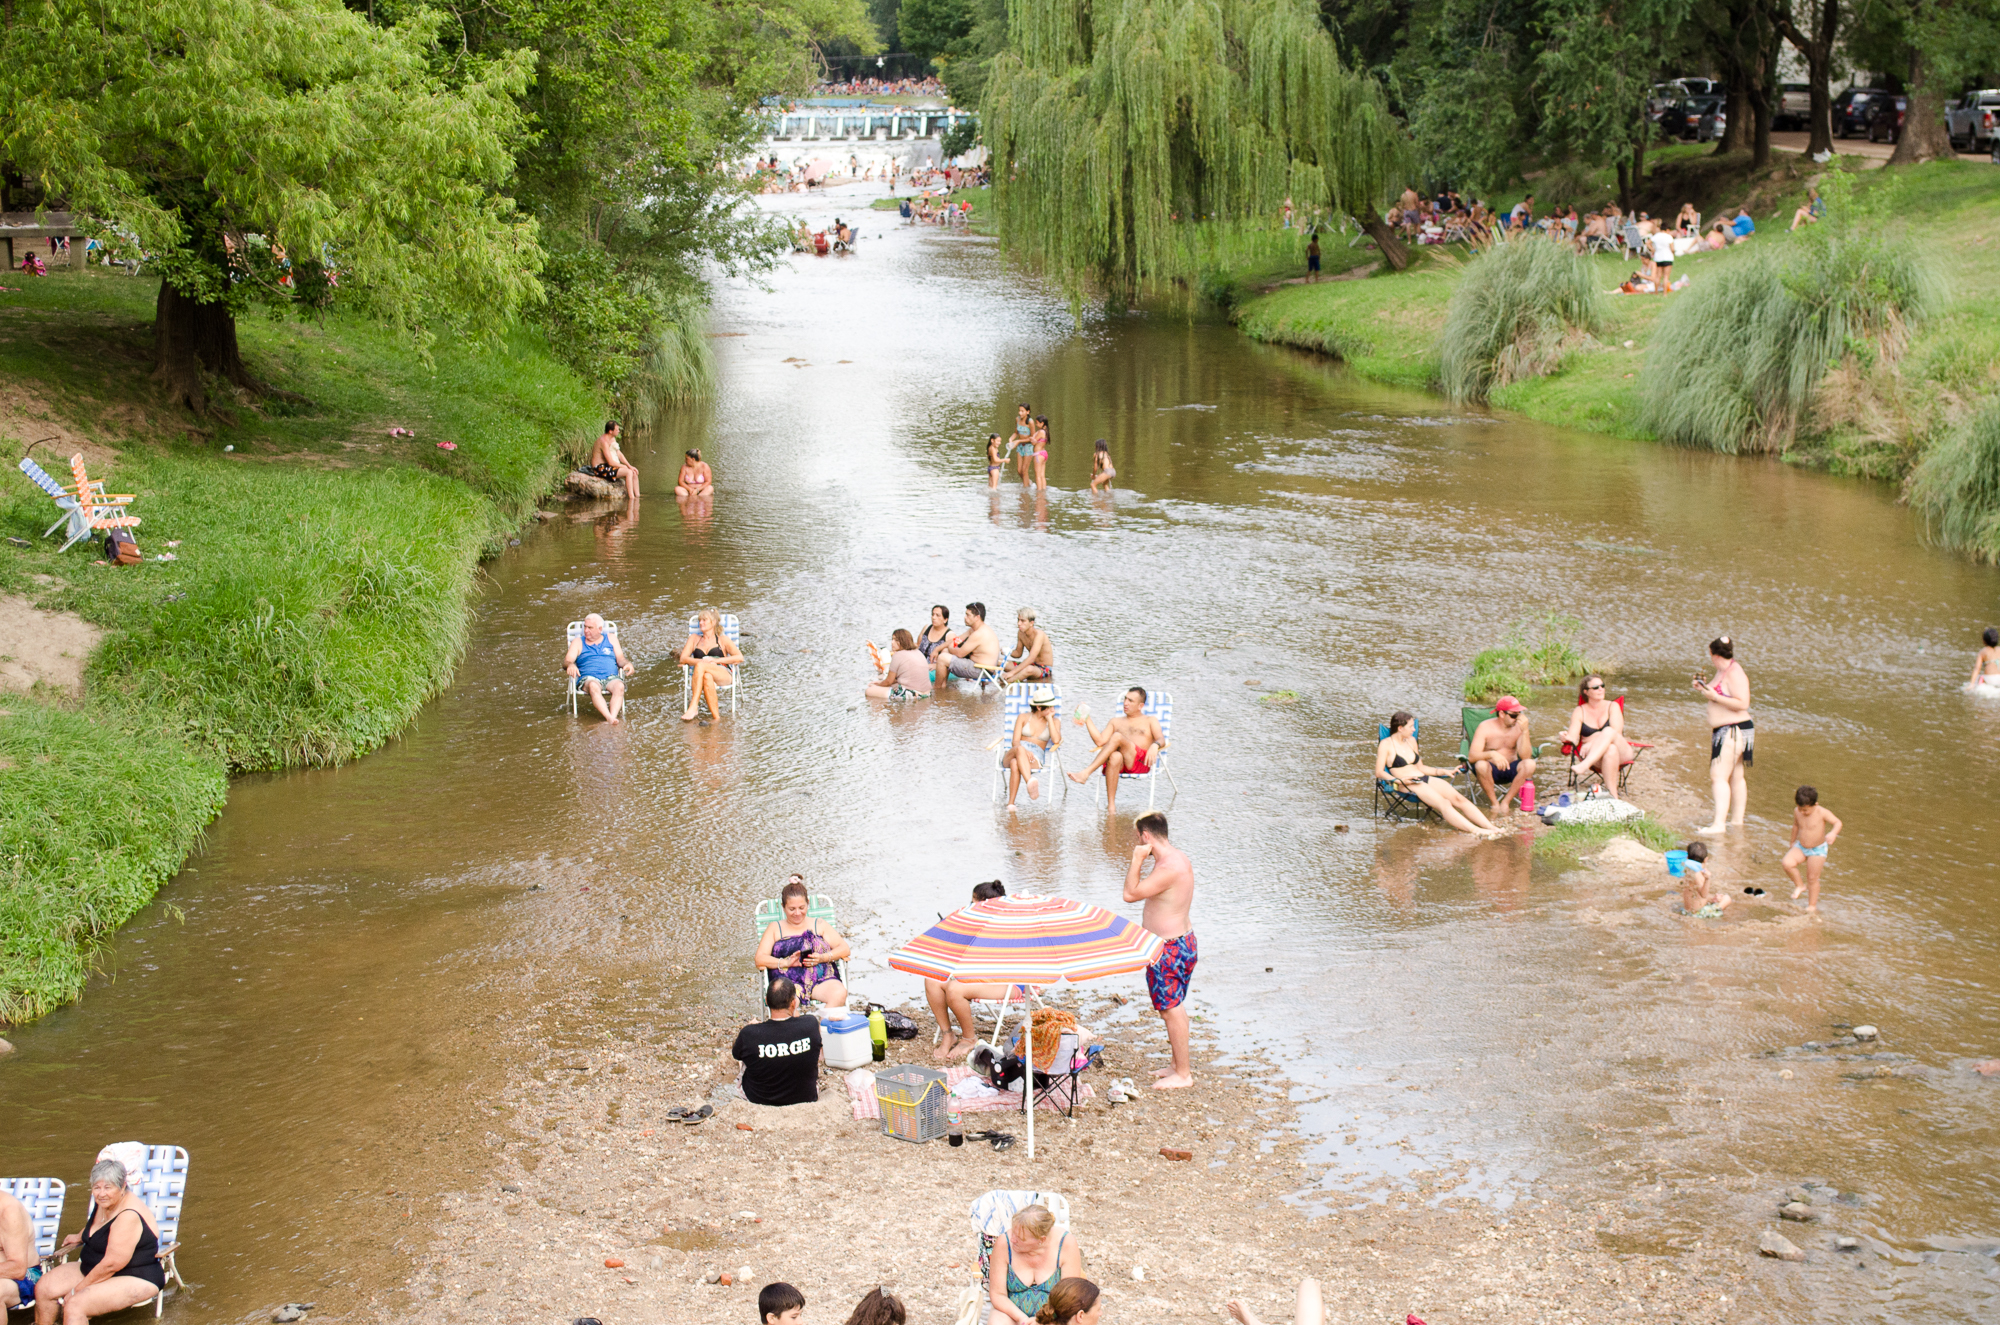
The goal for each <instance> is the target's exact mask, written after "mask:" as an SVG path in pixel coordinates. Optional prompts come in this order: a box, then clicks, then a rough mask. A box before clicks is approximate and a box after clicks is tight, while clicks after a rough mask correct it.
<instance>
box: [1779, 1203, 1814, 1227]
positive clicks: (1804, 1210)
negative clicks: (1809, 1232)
mask: <svg viewBox="0 0 2000 1325" xmlns="http://www.w3.org/2000/svg"><path fill="white" fill-rule="evenodd" d="M1778 1218H1780V1219H1790V1220H1792V1221H1794V1222H1795V1223H1800V1224H1810V1223H1812V1222H1813V1221H1814V1220H1816V1219H1818V1218H1819V1216H1818V1215H1816V1214H1814V1213H1813V1209H1812V1207H1811V1206H1809V1205H1807V1204H1806V1203H1805V1202H1803V1201H1792V1202H1790V1203H1788V1204H1786V1205H1782V1206H1780V1207H1778Z"/></svg>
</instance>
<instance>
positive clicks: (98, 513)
mask: <svg viewBox="0 0 2000 1325" xmlns="http://www.w3.org/2000/svg"><path fill="white" fill-rule="evenodd" d="M69 472H70V476H71V477H72V478H74V479H75V480H76V483H75V485H74V486H72V487H71V488H70V489H69V491H70V492H71V493H72V494H73V495H74V496H75V497H76V504H77V508H78V512H79V513H80V514H81V515H82V516H83V519H84V522H85V523H86V524H88V525H89V526H90V528H92V529H94V530H100V531H101V530H108V529H131V528H133V527H135V526H137V525H138V523H139V517H138V516H136V515H127V514H125V508H126V507H127V506H129V505H131V504H132V503H133V502H135V501H137V500H139V498H138V497H137V496H136V495H135V494H133V493H130V492H125V493H119V494H117V495H112V494H109V493H107V492H105V491H104V480H103V479H93V478H91V477H90V475H89V474H87V473H85V472H84V467H83V452H81V451H78V452H77V453H76V454H75V455H73V456H71V457H70V458H69ZM76 541H77V540H76V539H75V538H73V537H72V538H71V539H70V541H69V542H68V543H64V544H63V545H62V546H61V547H59V548H57V549H56V551H57V552H66V551H68V550H69V547H70V544H72V543H75V542H76Z"/></svg>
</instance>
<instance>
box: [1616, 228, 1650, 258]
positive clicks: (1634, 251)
mask: <svg viewBox="0 0 2000 1325" xmlns="http://www.w3.org/2000/svg"><path fill="white" fill-rule="evenodd" d="M1619 239H1620V241H1621V242H1622V243H1623V244H1624V245H1625V251H1626V252H1627V253H1629V254H1631V255H1632V256H1633V257H1635V258H1640V257H1644V256H1645V255H1646V237H1645V236H1644V235H1642V234H1640V233H1639V225H1638V222H1636V221H1635V222H1633V223H1632V224H1630V225H1628V226H1626V227H1625V230H1624V232H1623V233H1622V234H1621V235H1620V236H1619Z"/></svg>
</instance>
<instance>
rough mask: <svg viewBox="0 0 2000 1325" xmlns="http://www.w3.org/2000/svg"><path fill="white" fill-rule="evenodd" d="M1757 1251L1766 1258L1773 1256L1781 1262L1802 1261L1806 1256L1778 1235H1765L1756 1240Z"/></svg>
mask: <svg viewBox="0 0 2000 1325" xmlns="http://www.w3.org/2000/svg"><path fill="white" fill-rule="evenodd" d="M1757 1250H1758V1251H1760V1252H1762V1253H1763V1254H1764V1255H1766V1256H1775V1257H1776V1258H1777V1259H1779V1260H1781V1261H1802V1260H1804V1259H1805V1258H1806V1254H1805V1253H1804V1252H1802V1251H1800V1250H1799V1249H1798V1248H1797V1247H1794V1246H1793V1245H1792V1244H1791V1243H1790V1242H1789V1241H1787V1240H1786V1239H1785V1237H1784V1235H1782V1234H1779V1233H1765V1234H1763V1235H1762V1236H1760V1237H1759V1238H1758V1239H1757Z"/></svg>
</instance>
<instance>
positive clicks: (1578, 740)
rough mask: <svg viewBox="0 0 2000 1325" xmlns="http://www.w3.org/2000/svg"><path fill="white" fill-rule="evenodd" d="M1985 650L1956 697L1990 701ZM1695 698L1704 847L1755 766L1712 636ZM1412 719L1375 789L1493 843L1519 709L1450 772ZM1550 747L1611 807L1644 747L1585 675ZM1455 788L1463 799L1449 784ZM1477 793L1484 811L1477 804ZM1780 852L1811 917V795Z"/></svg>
mask: <svg viewBox="0 0 2000 1325" xmlns="http://www.w3.org/2000/svg"><path fill="white" fill-rule="evenodd" d="M1985 643H1986V647H1985V648H1984V649H1983V650H1981V652H1980V655H1979V659H1978V661H1976V662H1975V663H1974V664H1973V676H1972V680H1971V682H1969V683H1968V686H1967V688H1968V689H1973V690H1977V689H1979V688H1980V687H1983V686H1990V687H1991V688H1992V691H1993V693H1994V694H1996V695H2000V630H1993V629H1989V630H1988V631H1987V632H1986V635H1985ZM1690 684H1691V686H1692V687H1693V689H1694V691H1695V692H1696V693H1697V694H1698V695H1700V696H1701V698H1702V703H1703V709H1704V716H1705V717H1706V719H1707V725H1708V744H1709V757H1708V775H1709V786H1710V791H1711V794H1712V796H1713V798H1714V805H1715V813H1714V816H1713V818H1712V819H1711V820H1710V821H1709V822H1708V823H1706V824H1704V825H1702V826H1701V827H1700V828H1699V829H1697V830H1696V831H1697V833H1698V834H1699V835H1701V836H1708V837H1714V836H1719V835H1721V834H1723V833H1726V832H1727V831H1728V830H1729V829H1731V828H1740V827H1742V825H1743V822H1744V816H1745V814H1746V813H1747V810H1748V806H1749V799H1750V793H1749V783H1748V780H1747V777H1746V775H1745V770H1747V769H1748V768H1750V767H1751V766H1752V765H1753V764H1754V763H1755V760H1756V733H1757V726H1756V722H1755V721H1754V720H1753V719H1752V718H1751V716H1750V698H1751V696H1750V678H1749V675H1748V674H1747V673H1746V672H1745V671H1744V670H1743V664H1742V663H1740V662H1738V661H1737V659H1736V643H1735V641H1734V640H1732V639H1731V638H1730V637H1729V636H1727V635H1723V636H1720V637H1718V638H1716V639H1714V640H1711V641H1710V642H1709V645H1708V668H1707V671H1706V672H1705V673H1704V672H1696V673H1695V674H1694V675H1693V677H1692V678H1691V679H1690ZM1416 733H1417V727H1416V719H1415V717H1414V716H1413V715H1412V714H1410V713H1408V712H1406V711H1398V712H1396V713H1394V714H1392V715H1391V716H1390V718H1389V721H1388V723H1387V725H1386V727H1385V729H1384V734H1383V736H1382V737H1381V739H1380V740H1379V741H1378V742H1377V744H1376V748H1375V777H1376V779H1377V781H1378V783H1379V784H1381V785H1382V786H1384V787H1386V788H1388V789H1390V790H1392V791H1394V792H1400V793H1402V794H1404V795H1407V796H1411V797H1414V798H1416V799H1417V800H1418V801H1420V802H1421V803H1422V804H1423V805H1424V806H1425V807H1426V808H1428V809H1430V810H1432V811H1435V812H1436V814H1437V816H1438V818H1440V819H1441V820H1443V821H1444V822H1445V823H1446V824H1447V825H1449V826H1450V827H1452V828H1455V829H1457V830H1458V831H1460V832H1463V833H1472V834H1477V835H1480V836H1486V837H1497V836H1500V835H1501V834H1503V833H1504V832H1506V831H1507V830H1506V829H1505V828H1503V827H1500V826H1497V825H1496V824H1495V823H1494V822H1493V817H1489V816H1494V817H1497V816H1500V815H1503V814H1508V813H1511V812H1513V811H1514V810H1516V809H1518V807H1519V803H1520V797H1521V794H1522V791H1523V789H1524V788H1527V787H1529V786H1532V785H1533V779H1534V775H1535V772H1536V770H1537V768H1538V764H1537V762H1536V746H1535V744H1534V741H1533V739H1532V737H1531V735H1530V731H1529V718H1528V715H1527V712H1526V711H1525V709H1524V708H1523V707H1522V705H1521V702H1520V700H1518V699H1516V698H1515V697H1514V696H1512V695H1502V696H1501V697H1500V698H1499V700H1498V701H1496V702H1495V704H1494V706H1493V716H1492V717H1490V718H1486V719H1484V720H1483V721H1481V722H1480V723H1479V724H1478V726H1477V727H1475V728H1474V729H1473V731H1472V733H1471V735H1470V737H1469V738H1468V739H1467V743H1466V751H1465V757H1464V759H1463V760H1462V761H1460V762H1459V763H1458V764H1457V765H1455V766H1453V767H1449V768H1446V767H1441V766H1438V765H1435V764H1429V763H1426V762H1425V761H1424V758H1423V751H1422V748H1421V747H1420V746H1419V745H1418V744H1417V735H1416ZM1559 748H1560V749H1561V751H1562V752H1563V753H1564V754H1567V755H1568V756H1569V757H1570V765H1569V772H1570V781H1571V785H1574V786H1579V787H1581V788H1582V789H1583V790H1584V791H1585V793H1586V794H1590V793H1593V792H1601V793H1602V794H1605V795H1610V796H1617V795H1620V794H1621V793H1622V792H1623V790H1624V783H1625V778H1626V776H1627V774H1626V770H1627V769H1629V768H1630V767H1631V766H1632V765H1633V764H1634V763H1635V762H1637V760H1638V758H1639V755H1640V754H1641V753H1642V752H1643V751H1644V750H1647V749H1650V748H1651V747H1650V746H1649V745H1648V744H1647V743H1645V742H1643V741H1635V740H1632V739H1631V738H1630V737H1629V736H1628V735H1627V733H1626V730H1625V697H1624V696H1623V695H1619V696H1616V697H1615V698H1614V697H1611V696H1609V695H1608V694H1607V692H1606V688H1605V681H1604V678H1603V677H1602V676H1600V675H1598V674H1596V673H1592V674H1591V675H1588V676H1586V677H1584V678H1583V681H1582V683H1581V684H1580V685H1579V686H1578V689H1577V695H1576V704H1575V706H1574V707H1573V708H1572V709H1571V710H1570V714H1569V721H1568V724H1567V725H1566V726H1565V727H1564V729H1563V732H1562V736H1561V738H1560V745H1559ZM1458 778H1464V779H1466V781H1467V786H1466V788H1465V789H1463V790H1461V789H1460V788H1459V787H1458V786H1456V785H1454V780H1455V779H1458ZM1482 794H1483V796H1484V799H1485V801H1486V807H1485V808H1484V809H1482V808H1481V806H1480V804H1479V800H1478V798H1479V797H1480V796H1481V795H1482ZM1794 800H1795V804H1796V810H1795V813H1794V816H1793V836H1792V844H1791V846H1790V848H1789V849H1788V850H1787V851H1786V854H1785V858H1784V870H1785V873H1786V875H1787V876H1788V877H1789V878H1790V879H1791V881H1792V884H1793V892H1792V897H1793V899H1794V900H1796V899H1798V898H1800V897H1805V898H1806V899H1807V905H1806V909H1807V910H1808V911H1817V910H1818V909H1819V885H1820V876H1821V873H1822V871H1823V870H1824V869H1825V865H1826V854H1827V847H1828V846H1829V845H1831V844H1832V842H1833V840H1834V838H1836V837H1838V836H1839V835H1840V830H1841V823H1840V820H1839V818H1838V817H1837V816H1835V815H1834V814H1833V813H1832V812H1831V811H1830V810H1827V809H1825V808H1824V807H1822V806H1821V805H1820V804H1819V793H1818V791H1817V790H1816V789H1814V788H1812V787H1800V788H1799V789H1798V791H1797V793H1796V795H1795V797H1794ZM1696 846H1700V844H1699V843H1696V844H1693V845H1691V846H1690V847H1689V848H1688V859H1689V860H1690V861H1691V862H1693V869H1692V870H1691V873H1692V874H1694V875H1698V876H1702V877H1701V878H1698V879H1697V880H1696V881H1695V883H1693V884H1690V883H1688V882H1687V881H1686V880H1687V877H1688V876H1687V875H1683V888H1684V891H1685V890H1687V889H1689V888H1693V889H1694V891H1692V892H1688V893H1687V896H1688V897H1689V898H1692V899H1695V900H1697V902H1698V905H1697V906H1694V907H1691V908H1689V909H1690V910H1692V911H1695V912H1697V913H1699V914H1708V915H1714V914H1719V913H1720V909H1721V905H1724V904H1726V901H1725V902H1723V903H1718V902H1717V899H1716V897H1715V896H1714V895H1713V894H1712V893H1710V892H1706V891H1703V889H1704V888H1710V887H1712V885H1713V878H1712V871H1713V866H1711V865H1706V864H1704V862H1706V861H1707V858H1708V854H1709V853H1708V849H1707V848H1706V847H1705V846H1701V849H1700V850H1699V852H1697V851H1696V850H1695V847H1696Z"/></svg>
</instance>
